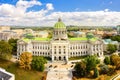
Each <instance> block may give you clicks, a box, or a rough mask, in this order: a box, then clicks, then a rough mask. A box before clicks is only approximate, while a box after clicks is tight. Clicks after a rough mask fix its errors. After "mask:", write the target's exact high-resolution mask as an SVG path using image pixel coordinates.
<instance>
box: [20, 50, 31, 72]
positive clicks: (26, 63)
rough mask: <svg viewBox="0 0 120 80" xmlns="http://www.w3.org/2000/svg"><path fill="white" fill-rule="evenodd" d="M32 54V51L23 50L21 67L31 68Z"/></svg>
mask: <svg viewBox="0 0 120 80" xmlns="http://www.w3.org/2000/svg"><path fill="white" fill-rule="evenodd" d="M31 62H32V54H31V53H30V52H23V53H22V54H21V55H20V61H19V67H20V68H23V69H28V70H30V69H31V66H30V65H31Z"/></svg>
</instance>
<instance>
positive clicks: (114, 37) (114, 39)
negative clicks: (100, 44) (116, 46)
mask: <svg viewBox="0 0 120 80" xmlns="http://www.w3.org/2000/svg"><path fill="white" fill-rule="evenodd" d="M111 39H112V40H113V41H118V42H120V35H116V36H112V37H111Z"/></svg>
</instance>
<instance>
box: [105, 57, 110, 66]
mask: <svg viewBox="0 0 120 80" xmlns="http://www.w3.org/2000/svg"><path fill="white" fill-rule="evenodd" d="M104 63H105V64H107V65H108V64H110V57H105V59H104Z"/></svg>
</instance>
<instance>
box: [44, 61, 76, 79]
mask: <svg viewBox="0 0 120 80" xmlns="http://www.w3.org/2000/svg"><path fill="white" fill-rule="evenodd" d="M51 65H52V66H51ZM47 66H48V73H47V79H46V80H72V69H73V66H74V65H72V64H63V63H52V64H48V65H47Z"/></svg>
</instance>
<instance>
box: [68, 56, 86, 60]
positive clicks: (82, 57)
mask: <svg viewBox="0 0 120 80" xmlns="http://www.w3.org/2000/svg"><path fill="white" fill-rule="evenodd" d="M86 57H87V56H79V57H70V58H69V60H79V59H84V58H86Z"/></svg>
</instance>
